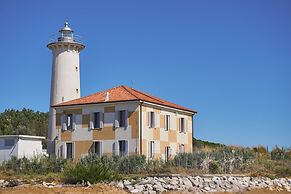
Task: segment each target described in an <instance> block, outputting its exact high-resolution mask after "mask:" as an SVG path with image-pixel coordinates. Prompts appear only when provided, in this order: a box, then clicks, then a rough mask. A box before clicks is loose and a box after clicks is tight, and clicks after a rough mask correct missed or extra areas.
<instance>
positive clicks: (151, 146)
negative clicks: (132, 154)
mask: <svg viewBox="0 0 291 194" xmlns="http://www.w3.org/2000/svg"><path fill="white" fill-rule="evenodd" d="M154 154H155V142H154V141H150V142H149V157H150V158H153V157H154Z"/></svg>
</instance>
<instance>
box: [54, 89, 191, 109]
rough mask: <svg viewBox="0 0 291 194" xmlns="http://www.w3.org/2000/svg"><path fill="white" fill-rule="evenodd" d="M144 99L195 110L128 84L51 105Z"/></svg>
mask: <svg viewBox="0 0 291 194" xmlns="http://www.w3.org/2000/svg"><path fill="white" fill-rule="evenodd" d="M107 92H108V93H109V99H108V100H107V101H105V98H106V94H107ZM136 100H141V101H146V102H150V103H154V104H159V105H163V106H168V107H172V108H176V109H181V110H186V111H190V112H193V113H196V111H194V110H191V109H188V108H185V107H183V106H180V105H177V104H174V103H172V102H168V101H166V100H163V99H160V98H157V97H155V96H152V95H149V94H146V93H144V92H141V91H138V90H136V89H134V88H130V87H128V86H118V87H115V88H111V89H109V90H105V91H101V92H97V93H95V94H91V95H89V96H85V97H81V98H78V99H75V100H70V101H67V102H63V103H60V104H57V105H54V106H53V107H60V106H71V105H84V104H97V103H104V102H106V103H108V102H122V101H136Z"/></svg>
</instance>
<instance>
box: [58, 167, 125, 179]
mask: <svg viewBox="0 0 291 194" xmlns="http://www.w3.org/2000/svg"><path fill="white" fill-rule="evenodd" d="M119 179H121V176H120V175H119V174H118V173H117V172H116V171H114V170H112V169H110V167H109V166H105V165H104V164H102V163H101V162H98V163H84V162H78V163H77V164H73V165H68V166H67V167H66V169H65V171H64V174H63V180H64V182H66V183H73V184H75V183H81V182H82V181H89V182H90V183H97V182H100V181H113V180H119Z"/></svg>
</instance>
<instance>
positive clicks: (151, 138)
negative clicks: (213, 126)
mask: <svg viewBox="0 0 291 194" xmlns="http://www.w3.org/2000/svg"><path fill="white" fill-rule="evenodd" d="M53 107H54V108H55V109H56V130H57V137H58V138H57V141H56V150H57V155H58V156H59V157H65V158H76V159H79V158H82V157H83V156H86V155H88V154H89V153H95V154H97V155H100V156H101V155H103V154H107V155H121V156H123V155H132V154H142V155H145V156H146V157H147V158H153V159H165V160H167V159H168V158H170V157H173V156H175V155H176V154H177V153H179V152H192V137H193V136H192V135H193V123H192V120H193V115H194V114H195V113H196V112H195V111H193V110H190V109H187V108H185V107H182V106H179V105H176V104H174V103H171V102H168V101H165V100H163V99H160V98H157V97H154V96H152V95H149V94H146V93H144V92H141V91H138V90H136V89H133V88H130V87H127V86H119V87H115V88H112V89H109V90H106V91H102V92H98V93H95V94H92V95H89V96H86V97H82V98H78V99H75V100H71V101H68V102H64V103H61V104H58V105H55V106H53Z"/></svg>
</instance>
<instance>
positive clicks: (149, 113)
mask: <svg viewBox="0 0 291 194" xmlns="http://www.w3.org/2000/svg"><path fill="white" fill-rule="evenodd" d="M148 121H149V122H148V126H149V128H151V124H152V119H151V112H148Z"/></svg>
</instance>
